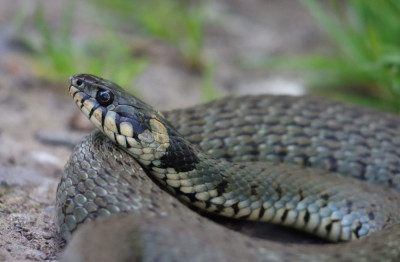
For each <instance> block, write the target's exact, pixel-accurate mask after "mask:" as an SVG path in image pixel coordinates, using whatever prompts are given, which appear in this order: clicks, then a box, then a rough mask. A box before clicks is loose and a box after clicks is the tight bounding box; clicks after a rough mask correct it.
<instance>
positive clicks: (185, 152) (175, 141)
mask: <svg viewBox="0 0 400 262" xmlns="http://www.w3.org/2000/svg"><path fill="white" fill-rule="evenodd" d="M169 143H170V145H169V147H168V148H167V150H166V152H165V155H164V156H163V157H162V158H160V161H161V165H160V166H159V167H160V168H169V167H170V168H173V169H175V171H176V172H188V171H191V170H193V169H195V168H196V164H197V163H199V159H198V158H197V156H196V154H195V153H194V151H193V148H192V147H191V146H189V145H187V144H186V143H185V141H184V140H183V139H182V138H181V137H176V136H170V139H169Z"/></svg>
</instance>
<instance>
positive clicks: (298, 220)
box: [57, 74, 400, 261]
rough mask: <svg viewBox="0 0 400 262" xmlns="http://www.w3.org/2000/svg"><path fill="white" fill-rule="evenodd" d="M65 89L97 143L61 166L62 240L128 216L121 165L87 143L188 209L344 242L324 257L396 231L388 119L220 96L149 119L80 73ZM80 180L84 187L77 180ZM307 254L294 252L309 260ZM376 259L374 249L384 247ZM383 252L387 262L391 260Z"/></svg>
mask: <svg viewBox="0 0 400 262" xmlns="http://www.w3.org/2000/svg"><path fill="white" fill-rule="evenodd" d="M69 90H70V93H71V95H72V97H73V98H74V100H75V102H76V104H77V105H78V107H79V108H80V109H81V110H82V112H83V113H84V114H85V115H86V116H87V117H88V118H89V119H90V120H91V121H92V123H93V124H94V125H95V126H96V127H98V128H99V129H100V130H101V131H102V132H103V134H104V135H105V136H106V137H107V138H106V137H105V136H104V135H100V134H99V133H97V134H92V135H91V137H89V138H87V140H86V141H84V142H83V144H81V145H80V146H78V147H77V148H76V149H75V151H78V152H80V154H81V155H82V152H84V153H85V154H83V158H84V159H86V160H87V159H90V160H94V161H81V160H80V159H79V158H78V157H76V156H75V157H74V155H73V156H72V157H71V159H70V161H69V163H68V164H67V166H66V171H65V175H64V177H63V178H62V181H61V183H60V185H59V188H58V192H57V210H58V211H57V214H58V224H59V227H60V231H61V233H62V234H63V235H64V236H65V238H68V237H69V234H70V232H71V231H74V230H75V229H76V227H77V225H79V224H81V223H83V222H84V221H86V220H92V219H94V218H95V217H97V216H107V215H109V214H110V213H125V212H130V211H131V210H130V206H129V201H132V199H129V192H130V190H129V188H128V187H127V183H126V182H125V180H124V179H122V178H121V176H119V179H116V178H115V177H113V175H112V173H113V171H115V172H117V171H116V170H117V169H120V168H122V169H124V167H123V161H122V159H120V160H118V161H116V163H118V166H116V165H117V164H115V163H114V164H113V165H110V166H108V168H102V167H99V166H98V165H99V163H100V162H99V161H96V159H97V157H99V158H100V155H101V156H102V157H103V155H106V154H108V153H111V152H113V151H112V150H114V149H112V150H111V148H110V146H109V147H108V149H106V150H108V152H104V151H101V150H97V149H94V148H93V147H92V146H90V145H88V143H89V141H91V142H90V143H94V141H97V140H99V139H101V141H103V140H109V141H112V142H110V143H111V145H112V146H113V147H116V148H117V149H118V150H120V151H123V152H124V153H123V154H125V155H126V156H125V158H129V159H130V158H131V159H132V160H129V161H137V162H138V163H140V165H141V167H143V169H144V170H145V171H146V173H147V174H148V175H149V176H150V177H151V178H152V179H153V180H154V181H155V182H156V183H157V184H159V185H160V186H161V187H162V188H164V189H165V190H166V191H168V192H169V193H170V194H172V195H173V196H175V197H176V198H179V199H180V201H182V202H184V203H185V204H187V205H189V206H194V207H196V208H198V209H200V210H204V211H206V212H209V213H213V214H218V215H220V216H225V217H229V218H237V219H242V220H251V221H260V222H267V223H275V224H281V225H284V226H288V227H292V228H296V229H299V230H302V231H305V232H308V233H310V234H314V235H316V236H318V237H321V238H324V239H327V240H329V241H332V242H338V241H339V242H340V241H351V240H355V241H352V242H351V243H346V244H340V245H335V246H336V247H335V248H333V249H332V250H336V251H332V252H331V251H330V250H329V249H327V251H326V254H329V256H330V253H335V252H340V251H337V250H340V249H339V247H341V246H344V247H341V248H342V250H345V249H346V246H348V247H351V245H353V243H356V244H354V245H361V247H362V246H363V245H362V244H359V243H362V242H363V241H364V242H365V245H364V246H365V248H367V246H368V243H369V241H372V242H371V243H375V242H374V238H376V237H377V236H378V235H382V232H386V230H387V228H391V232H386V234H392V235H395V234H396V232H397V231H396V230H398V229H397V228H398V225H397V223H398V222H397V221H398V220H399V217H400V202H399V200H400V196H399V194H398V192H396V191H397V190H398V189H399V188H400V180H399V173H400V149H399V145H400V136H399V134H400V118H399V117H397V116H394V115H391V114H388V113H380V112H376V111H373V110H368V109H364V108H360V107H356V106H351V105H347V104H344V103H339V102H333V101H327V100H321V99H317V98H312V97H301V98H292V97H283V96H278V97H273V96H258V97H254V96H247V97H240V98H225V99H222V100H219V101H216V102H211V103H209V104H206V105H201V106H197V107H192V108H189V109H184V110H174V111H170V112H164V113H161V112H159V111H156V110H154V109H153V108H152V107H151V106H149V105H147V104H146V103H144V102H142V101H141V100H139V99H137V98H136V97H133V96H130V95H128V94H127V93H126V92H125V91H124V90H123V89H121V88H120V87H119V86H117V85H116V84H114V83H112V82H110V81H107V80H104V79H102V78H99V77H96V76H93V75H87V74H81V75H76V76H73V77H72V78H71V85H70V88H69ZM95 137H96V139H95ZM99 137H100V138H99ZM98 143H100V144H101V143H104V142H98ZM112 143H113V144H112ZM84 145H86V146H84ZM88 146H89V147H90V150H86V151H85V148H86V147H88ZM98 147H100V146H98ZM117 149H115V150H117ZM118 154H119V153H118ZM125 158H124V161H125V160H126V159H125ZM88 163H89V164H88ZM82 170H83V171H82ZM99 170H101V171H99ZM120 172H128V171H127V170H125V171H120ZM339 173H340V174H342V175H339ZM107 175H108V176H107ZM89 176H93V177H95V179H93V180H91V181H92V182H90V183H87V182H84V180H85V179H86V178H87V177H89ZM126 176H130V175H129V174H126ZM93 181H94V182H93ZM365 182H372V183H365ZM373 183H375V184H377V185H374V184H373ZM72 185H73V187H72ZM110 185H112V187H111V186H110ZM118 190H122V191H123V192H124V193H123V194H122V195H118V196H117V197H116V196H115V195H113V194H112V193H113V192H116V191H118ZM131 191H132V190H131ZM99 197H103V198H99ZM124 197H125V198H126V199H128V200H126V199H123V198H124ZM139 197H140V198H146V197H147V198H151V195H150V196H142V195H139ZM110 203H111V204H110ZM104 207H107V208H104ZM157 212H158V211H155V213H157ZM162 212H163V211H162V208H161V209H160V211H159V213H160V214H159V215H162V214H161V213H162ZM393 228H394V229H396V230H393ZM189 230H190V229H189ZM377 231H379V232H378V233H376V232H377ZM393 231H396V232H393ZM369 235H371V236H369ZM199 237H201V236H199ZM358 238H361V239H362V240H357V239H358ZM371 239H372V240H371ZM388 239H389V238H388ZM380 241H385V240H380ZM399 241H400V240H399ZM255 242H256V243H258V242H260V241H259V240H257V241H255ZM259 244H260V246H263V244H262V243H259ZM394 244H396V243H394ZM371 245H375V246H376V244H371ZM387 245H388V246H387V247H386V248H389V246H391V245H393V243H392V242H391V243H388V244H387ZM233 248H234V247H233ZM300 249H301V250H303V248H300ZM311 251H312V248H311ZM311 251H309V250H306V251H301V252H304V254H307V255H305V256H304V258H305V259H308V260H310V259H309V258H310V256H311V255H310V254H309V253H310V252H311ZM380 251H381V252H380V253H379V254H381V253H382V252H383V253H385V251H386V250H385V247H382V250H380ZM394 251H396V250H393V248H392V249H391V255H390V256H388V258H390V259H392V258H393V259H394V258H395V257H396V256H398V253H399V252H397V251H396V252H394ZM301 252H300V253H301ZM366 252H372V251H371V250H369V251H367V250H366ZM388 252H389V251H388ZM366 254H367V255H366V256H365V257H366V258H368V257H369V258H372V257H373V256H370V255H369V254H368V253H366ZM364 255H365V254H364ZM301 256H302V255H301V254H299V257H301ZM354 258H356V257H354ZM260 260H261V261H262V260H263V259H262V258H261V259H260ZM266 261H268V260H267V259H266ZM389 261H390V260H389ZM393 261H395V260H393Z"/></svg>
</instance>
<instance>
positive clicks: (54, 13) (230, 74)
mask: <svg viewBox="0 0 400 262" xmlns="http://www.w3.org/2000/svg"><path fill="white" fill-rule="evenodd" d="M34 2H35V1H27V0H25V1H23V0H18V1H7V4H4V5H3V3H5V2H3V3H2V5H1V7H0V17H1V18H0V55H1V56H0V112H2V113H1V117H0V261H30V260H34V261H38V260H57V258H58V255H59V252H60V250H61V249H62V247H63V245H64V243H63V241H62V240H61V239H60V237H59V235H58V234H57V232H56V228H55V224H54V222H53V220H54V202H55V190H56V187H57V183H58V179H59V177H60V174H61V172H62V168H63V165H64V164H65V162H66V161H67V159H68V157H69V154H70V152H71V150H72V146H73V145H74V144H75V143H76V142H77V141H78V140H79V139H80V138H81V137H83V136H84V134H85V133H87V132H88V131H87V129H90V125H89V124H88V123H87V122H86V121H84V120H83V121H82V120H81V118H80V113H78V110H77V109H76V108H75V105H74V103H73V102H72V100H71V98H70V97H68V94H67V80H66V81H65V83H60V84H54V83H47V82H45V81H44V80H41V79H38V78H37V77H35V75H34V74H33V73H32V68H30V66H31V65H30V64H29V63H27V60H26V58H25V57H24V56H23V55H22V54H20V53H18V52H17V51H16V50H15V49H14V48H13V46H12V45H11V44H10V40H11V39H12V33H10V28H12V25H11V24H10V23H9V21H10V19H11V18H12V17H13V16H14V14H15V13H16V12H17V11H18V10H19V7H20V6H25V8H27V9H29V8H33V6H34ZM64 2H65V1H61V0H57V1H52V3H51V4H49V6H47V9H46V12H47V15H48V16H49V18H50V19H54V20H56V19H57V17H58V16H59V14H60V10H61V9H62V5H63V3H64ZM278 3H279V4H278ZM81 15H82V14H81ZM207 15H208V16H209V19H210V21H214V22H215V21H217V22H218V26H216V27H213V26H209V27H207V28H206V43H205V50H204V55H205V57H206V58H208V59H212V60H213V61H216V66H217V67H216V68H217V71H216V74H215V85H216V86H217V87H218V89H219V90H220V91H221V92H222V93H223V94H231V93H236V94H242V93H267V92H273V93H274V92H280V93H282V92H289V93H296V94H297V93H301V92H303V90H302V89H301V85H300V84H299V83H301V82H298V81H296V79H284V78H281V77H277V76H274V75H268V74H266V73H265V71H254V70H250V69H246V68H245V67H243V66H242V64H241V63H238V62H237V61H243V59H244V58H246V59H247V58H252V57H258V56H261V55H267V54H277V53H285V52H289V51H291V52H301V51H304V50H309V49H310V48H314V49H315V48H320V47H321V46H323V41H322V40H321V37H320V35H319V33H318V31H317V28H316V25H315V24H314V23H313V20H312V19H311V18H310V17H309V16H308V14H307V13H306V12H305V10H304V9H302V8H301V7H300V6H298V4H297V3H296V2H293V1H289V0H285V1H272V0H269V1H260V0H246V1H244V0H242V1H240V0H235V1H228V0H218V1H210V4H209V7H208V8H207ZM81 28H82V29H78V30H77V31H79V30H85V27H84V26H82V27H81ZM86 28H87V27H86ZM81 33H82V32H81ZM77 34H79V32H77ZM166 50H167V51H166V53H168V48H167V49H166ZM155 53H157V52H155ZM166 53H165V52H164V53H161V54H158V56H164V55H165V56H166V57H167V58H165V59H153V60H152V62H151V63H150V64H149V66H148V67H147V68H146V69H145V70H144V72H143V73H142V74H141V75H140V76H139V77H138V79H137V80H136V82H135V86H137V87H138V89H139V92H140V94H141V97H142V98H143V99H144V100H145V101H148V102H149V103H151V104H153V105H158V107H159V108H160V109H168V108H175V107H184V106H188V105H192V104H196V103H198V102H199V101H200V99H201V98H200V91H199V87H200V86H201V78H200V77H199V76H198V75H196V74H193V73H191V72H190V71H188V70H186V69H185V68H182V66H181V65H178V64H176V62H175V61H174V60H173V59H171V60H169V58H168V57H170V56H168V55H166ZM158 58H159V57H158ZM71 119H73V120H71ZM77 119H78V120H77ZM76 123H78V124H76ZM79 123H80V124H79ZM73 124H75V126H76V125H78V126H81V129H83V130H80V131H77V130H76V128H75V129H74V128H72V127H71V126H72V125H73ZM82 126H83V127H82Z"/></svg>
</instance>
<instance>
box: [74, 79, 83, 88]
mask: <svg viewBox="0 0 400 262" xmlns="http://www.w3.org/2000/svg"><path fill="white" fill-rule="evenodd" d="M75 83H76V85H77V86H78V87H82V85H83V81H82V80H80V79H78V80H76V82H75Z"/></svg>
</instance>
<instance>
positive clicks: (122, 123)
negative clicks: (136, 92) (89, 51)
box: [69, 74, 174, 164]
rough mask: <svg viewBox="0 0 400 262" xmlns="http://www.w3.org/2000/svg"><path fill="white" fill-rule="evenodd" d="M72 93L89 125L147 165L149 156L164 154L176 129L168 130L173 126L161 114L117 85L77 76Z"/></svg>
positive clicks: (91, 77)
mask: <svg viewBox="0 0 400 262" xmlns="http://www.w3.org/2000/svg"><path fill="white" fill-rule="evenodd" d="M69 92H70V94H71V96H72V97H73V98H74V100H75V102H76V104H77V105H78V107H79V108H80V109H81V111H82V112H83V113H84V114H85V115H86V116H87V117H88V118H89V119H90V121H91V122H92V123H93V124H94V125H95V126H96V127H97V128H99V129H100V130H101V131H102V132H103V133H104V134H105V135H107V137H108V138H110V139H111V140H112V141H114V142H115V143H117V144H118V145H120V146H121V147H122V148H124V149H126V150H127V151H129V152H130V153H131V154H132V155H134V156H137V157H139V158H146V160H145V161H148V159H149V157H150V155H152V156H156V155H157V154H158V155H160V154H161V155H162V154H163V153H165V151H166V148H168V146H169V137H170V136H169V134H168V130H172V131H171V132H174V129H173V128H168V127H169V126H170V124H169V123H168V122H167V120H165V119H164V118H163V116H162V115H161V113H159V112H158V111H156V110H154V109H153V108H152V107H151V106H149V105H148V104H146V103H145V102H143V101H141V100H140V99H138V98H136V97H134V96H132V95H130V94H128V93H127V92H126V91H125V90H123V89H122V88H121V87H120V86H118V85H117V84H115V83H113V82H110V81H108V80H105V79H102V78H100V77H97V76H94V75H89V74H78V75H74V76H72V77H71V78H70V87H69ZM146 152H147V153H146ZM156 152H158V153H156ZM143 155H144V156H143ZM146 164H148V163H147V162H146Z"/></svg>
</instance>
